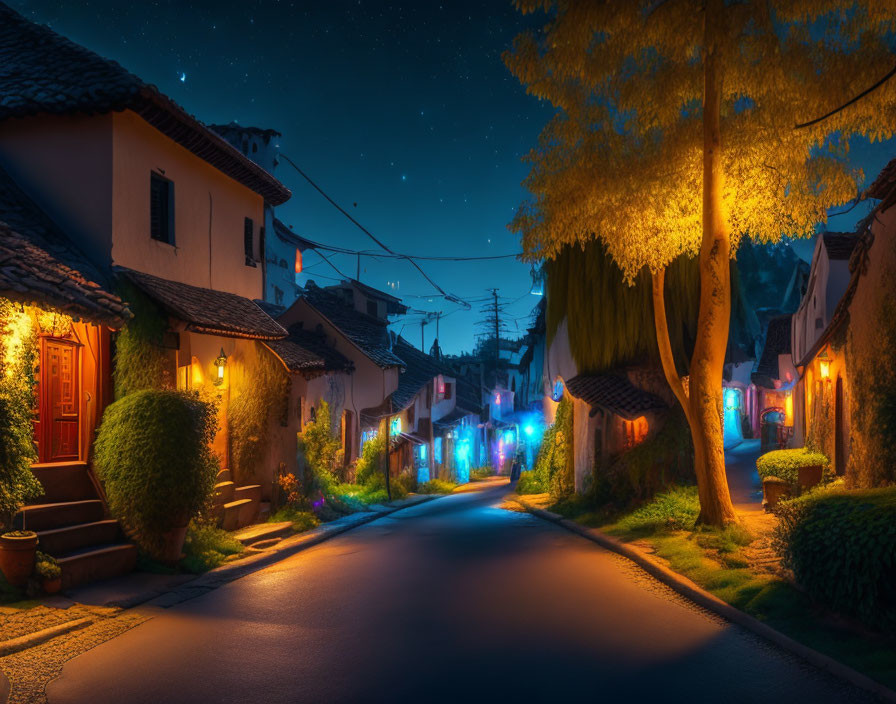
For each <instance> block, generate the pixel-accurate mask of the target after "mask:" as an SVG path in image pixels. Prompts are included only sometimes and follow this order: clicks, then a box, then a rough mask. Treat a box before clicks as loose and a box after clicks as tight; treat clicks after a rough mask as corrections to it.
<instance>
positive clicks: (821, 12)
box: [504, 0, 896, 283]
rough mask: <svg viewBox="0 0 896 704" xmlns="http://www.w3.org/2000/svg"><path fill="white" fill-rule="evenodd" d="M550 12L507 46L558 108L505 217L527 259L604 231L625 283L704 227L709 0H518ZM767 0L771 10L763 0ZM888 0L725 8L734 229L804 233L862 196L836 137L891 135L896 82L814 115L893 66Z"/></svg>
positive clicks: (725, 154) (534, 90) (530, 82)
mask: <svg viewBox="0 0 896 704" xmlns="http://www.w3.org/2000/svg"><path fill="white" fill-rule="evenodd" d="M517 6H518V7H519V8H520V9H521V10H522V11H523V12H534V11H537V10H547V11H548V12H549V13H550V15H549V21H548V23H547V24H546V25H545V26H544V28H543V29H542V30H541V31H540V32H538V33H535V32H527V33H524V34H522V35H520V36H519V37H517V39H516V40H515V42H514V46H513V49H512V50H511V51H509V52H507V53H506V54H505V57H504V59H505V62H506V63H507V65H508V67H509V68H510V70H511V71H512V72H513V73H514V75H516V76H517V78H519V80H520V81H521V82H522V83H523V84H524V85H525V86H526V88H527V90H528V92H529V93H530V94H532V95H535V96H537V97H539V98H541V99H545V100H548V101H550V102H551V103H552V104H553V105H554V106H555V107H557V108H558V112H557V114H556V115H555V117H554V118H553V119H552V120H551V122H550V123H549V124H548V125H547V126H546V127H545V128H544V131H543V132H542V135H541V138H540V142H539V145H538V147H537V148H535V149H534V150H532V152H530V154H529V155H528V157H527V159H528V161H529V163H530V164H531V167H532V168H531V172H530V175H529V177H528V179H527V181H526V185H527V187H528V188H529V190H530V191H531V193H532V194H533V197H532V200H531V201H529V202H528V203H526V204H524V205H523V206H522V207H521V208H520V210H519V211H518V213H517V215H516V217H515V219H514V220H513V222H512V223H511V228H512V229H513V230H515V231H517V232H519V233H520V234H521V236H522V239H523V245H524V249H525V251H526V252H527V254H529V255H530V256H531V257H532V258H542V257H547V258H553V257H554V256H556V255H557V254H558V252H560V250H561V248H562V247H563V245H564V244H571V243H576V242H583V241H588V240H591V239H594V238H596V237H597V238H600V239H602V240H603V241H604V242H605V243H606V246H607V249H608V251H609V252H610V254H611V255H612V257H613V258H614V259H615V260H616V262H617V263H618V264H619V266H620V268H621V269H622V270H623V271H624V273H625V275H626V279H627V281H628V282H629V283H631V282H633V281H634V279H635V277H636V276H637V274H638V272H639V271H640V270H641V269H642V268H643V267H645V266H646V267H648V268H649V269H651V270H652V271H657V270H659V269H661V268H663V267H665V266H666V265H668V264H669V263H670V262H671V261H673V260H674V259H675V258H676V257H678V256H679V255H681V254H684V255H686V256H695V255H696V254H697V253H698V251H699V249H700V244H701V237H702V220H701V218H702V207H703V191H702V184H703V123H702V108H701V106H702V101H703V89H704V75H703V64H704V61H703V59H704V47H703V12H704V8H705V7H706V4H705V2H703V1H702V0H677V1H676V2H659V3H658V2H656V0H641V1H635V0H608V1H606V2H568V1H560V0H557V1H552V0H518V2H517ZM772 6H774V7H772ZM891 8H892V5H891V3H880V2H875V1H874V0H868V1H867V2H835V1H833V0H802V1H796V0H794V1H791V2H776V3H773V4H772V3H764V2H762V3H752V2H749V3H726V4H722V5H721V9H720V10H719V12H720V15H721V22H720V24H721V29H720V30H719V31H721V32H722V33H723V39H722V41H720V42H719V44H720V46H722V47H723V49H722V50H721V54H720V57H719V67H720V73H721V77H722V107H721V137H722V156H721V159H722V169H723V172H724V190H723V194H722V197H723V212H724V213H725V215H726V220H727V224H728V226H729V227H730V231H731V235H730V247H731V249H730V252H731V255H732V256H733V255H734V252H735V251H736V249H737V246H738V244H739V242H740V241H741V239H742V238H743V237H746V236H750V237H752V238H754V239H755V240H757V241H762V242H768V241H776V240H778V239H779V238H780V237H781V236H782V235H788V236H792V237H800V236H807V235H811V234H812V233H813V232H814V229H815V226H816V225H817V224H818V223H821V222H824V221H825V220H826V217H827V215H826V212H827V209H828V208H830V207H831V206H835V205H837V204H841V203H843V202H845V201H847V200H849V199H850V198H852V197H853V196H855V195H856V183H857V181H858V180H861V179H862V178H863V174H862V173H861V172H860V171H854V170H852V169H851V168H850V166H849V165H848V164H847V161H846V157H847V153H848V147H849V145H848V140H847V139H846V138H843V137H842V136H841V135H845V136H849V135H853V134H861V135H865V136H867V137H869V138H871V139H885V138H888V137H890V136H891V135H892V134H893V133H894V126H896V111H894V109H893V105H894V104H896V81H889V82H887V83H885V84H883V86H881V87H880V88H879V89H877V90H875V91H874V92H872V93H870V94H869V95H867V96H865V97H864V98H862V99H861V100H859V101H858V102H857V103H855V104H853V105H851V106H850V107H848V108H846V109H844V110H842V111H841V112H838V113H837V114H835V115H833V116H831V117H829V118H827V119H825V120H823V121H821V122H820V123H818V124H815V125H812V126H809V127H806V128H803V129H795V128H794V127H795V125H797V124H800V123H804V122H806V121H809V120H811V119H813V118H816V117H819V116H822V115H825V114H827V113H828V112H830V111H831V110H833V109H835V108H837V107H839V106H841V105H842V104H843V103H845V102H846V101H847V100H849V99H850V98H852V97H853V96H855V95H857V94H858V93H860V92H861V91H863V90H864V89H866V88H867V87H869V86H871V85H872V84H874V83H875V82H876V81H878V80H879V79H880V78H881V76H882V75H883V74H884V73H885V72H886V71H887V70H888V69H889V68H890V67H891V66H892V64H893V58H892V54H891V51H890V49H889V46H888V33H891V32H893V31H894V30H896V21H894V20H896V15H894V12H893V10H892V9H891Z"/></svg>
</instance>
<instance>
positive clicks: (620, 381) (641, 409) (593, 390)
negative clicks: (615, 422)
mask: <svg viewBox="0 0 896 704" xmlns="http://www.w3.org/2000/svg"><path fill="white" fill-rule="evenodd" d="M566 388H567V389H568V390H569V393H571V394H572V395H573V396H575V397H576V398H578V399H581V400H582V401H584V402H585V403H587V404H588V405H589V406H591V407H596V408H602V409H604V410H606V411H609V412H610V413H613V414H615V415H617V416H621V417H623V418H625V419H626V420H634V419H635V418H638V417H639V416H642V415H644V413H645V412H647V411H655V410H659V409H662V408H668V406H667V405H666V403H665V402H664V401H663V399H661V398H660V397H659V396H655V395H654V394H652V393H650V392H648V391H644V390H643V389H639V388H638V387H637V386H635V385H634V384H632V383H631V382H630V381H629V380H628V379H627V378H626V377H624V376H619V375H616V374H579V375H578V376H574V377H573V378H572V379H570V380H569V381H567V382H566Z"/></svg>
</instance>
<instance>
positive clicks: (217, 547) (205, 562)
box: [181, 521, 245, 574]
mask: <svg viewBox="0 0 896 704" xmlns="http://www.w3.org/2000/svg"><path fill="white" fill-rule="evenodd" d="M244 549H245V548H244V547H243V544H242V543H241V542H240V541H239V540H237V539H236V538H234V537H233V536H232V535H230V533H228V532H227V531H224V530H221V529H220V528H215V527H214V526H211V525H204V524H200V523H197V522H196V521H193V522H192V523H191V524H190V527H189V529H188V530H187V539H186V540H185V541H184V559H183V560H182V562H181V564H182V565H183V567H184V568H185V569H186V570H187V571H188V572H192V573H194V574H201V573H202V572H208V571H209V570H213V569H214V568H215V567H217V566H218V565H220V564H221V563H222V562H224V560H225V559H226V558H227V557H228V556H229V555H239V554H240V553H241V552H243V550H244Z"/></svg>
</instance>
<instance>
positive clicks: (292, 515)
mask: <svg viewBox="0 0 896 704" xmlns="http://www.w3.org/2000/svg"><path fill="white" fill-rule="evenodd" d="M268 520H269V521H270V522H271V523H281V522H284V521H289V522H290V523H292V529H293V530H294V531H295V532H296V533H302V532H304V531H306V530H311V529H312V528H316V527H317V526H319V525H320V521H319V520H318V518H317V516H315V515H314V514H313V513H311V511H300V510H298V509H296V508H292V507H291V506H285V507H284V508H281V509H280V510H279V511H277V512H276V513H275V514H274V515H273V516H271V517H270V518H269V519H268Z"/></svg>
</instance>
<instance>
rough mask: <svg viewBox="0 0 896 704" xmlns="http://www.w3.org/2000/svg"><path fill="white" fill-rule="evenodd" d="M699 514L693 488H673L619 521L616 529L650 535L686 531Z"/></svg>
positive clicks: (697, 500)
mask: <svg viewBox="0 0 896 704" xmlns="http://www.w3.org/2000/svg"><path fill="white" fill-rule="evenodd" d="M699 513H700V499H699V498H698V496H697V487H694V486H687V487H675V488H673V489H670V490H669V491H666V492H664V493H662V494H657V495H656V496H655V497H654V498H653V499H652V500H651V501H648V502H647V503H646V504H644V505H643V506H641V507H640V508H638V509H636V510H635V511H633V512H632V513H630V514H628V515H627V516H625V517H624V518H622V519H621V520H620V521H619V522H618V523H617V524H616V525H617V527H618V528H619V529H621V530H622V531H624V532H626V533H631V534H635V535H650V534H652V533H656V532H657V531H662V530H690V529H691V528H693V527H694V523H696V521H697V516H698V514H699Z"/></svg>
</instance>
